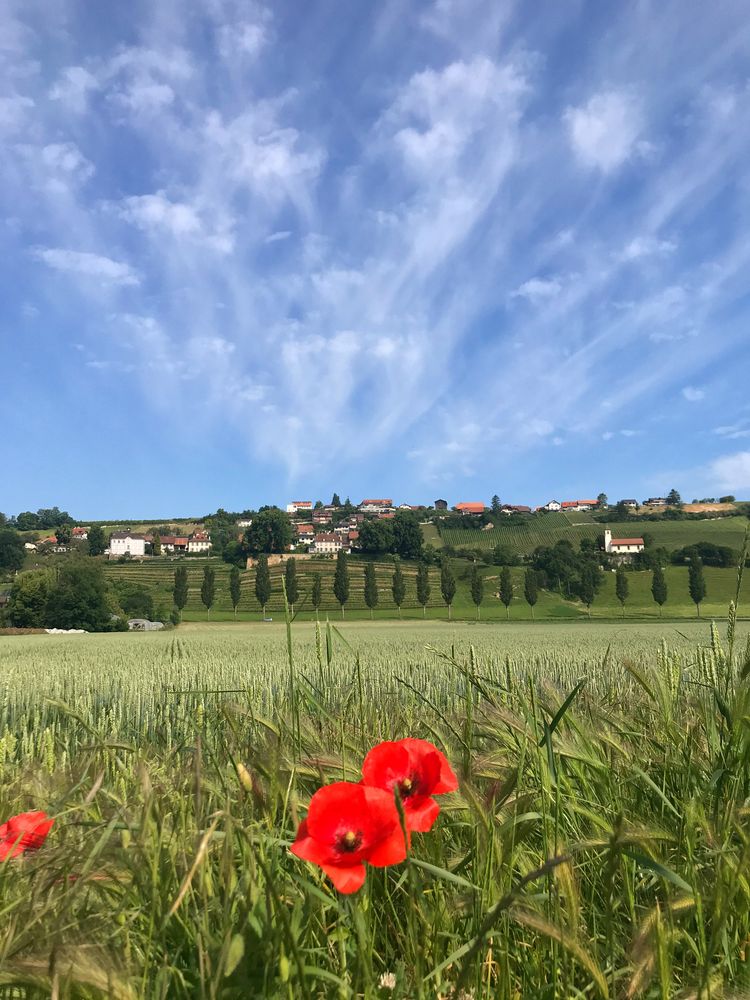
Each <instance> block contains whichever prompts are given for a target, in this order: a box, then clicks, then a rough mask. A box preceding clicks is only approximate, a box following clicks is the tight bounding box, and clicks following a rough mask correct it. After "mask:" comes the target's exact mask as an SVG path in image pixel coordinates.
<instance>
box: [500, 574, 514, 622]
mask: <svg viewBox="0 0 750 1000" xmlns="http://www.w3.org/2000/svg"><path fill="white" fill-rule="evenodd" d="M500 600H501V601H502V602H503V604H504V605H505V617H506V619H509V618H510V606H511V603H512V601H513V577H512V576H511V573H510V566H503V571H502V573H501V574H500Z"/></svg>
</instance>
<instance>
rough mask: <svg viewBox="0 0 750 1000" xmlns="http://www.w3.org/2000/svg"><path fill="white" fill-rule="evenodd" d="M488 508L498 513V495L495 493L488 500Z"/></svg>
mask: <svg viewBox="0 0 750 1000" xmlns="http://www.w3.org/2000/svg"><path fill="white" fill-rule="evenodd" d="M490 510H491V511H492V513H493V514H499V513H500V497H499V496H498V495H497V493H496V494H495V495H494V497H493V498H492V500H491V501H490Z"/></svg>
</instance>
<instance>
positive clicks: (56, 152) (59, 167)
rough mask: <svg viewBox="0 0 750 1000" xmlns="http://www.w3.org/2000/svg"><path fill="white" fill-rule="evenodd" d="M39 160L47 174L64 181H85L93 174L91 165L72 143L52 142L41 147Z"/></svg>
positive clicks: (92, 165)
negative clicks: (69, 179)
mask: <svg viewBox="0 0 750 1000" xmlns="http://www.w3.org/2000/svg"><path fill="white" fill-rule="evenodd" d="M40 160H41V163H42V164H43V166H44V167H45V168H46V170H47V172H48V173H49V174H50V175H51V176H52V177H54V176H55V175H56V176H58V177H61V178H64V179H67V178H71V179H75V180H76V181H79V182H83V181H87V180H88V179H89V178H90V177H91V176H92V175H93V173H94V164H93V163H91V162H90V161H89V160H87V159H86V157H85V156H84V155H83V153H82V152H81V151H80V149H79V148H78V146H76V144H75V143H74V142H53V143H50V144H49V145H47V146H43V147H42V150H41V155H40Z"/></svg>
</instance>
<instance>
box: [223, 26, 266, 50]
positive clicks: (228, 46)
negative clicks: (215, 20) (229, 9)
mask: <svg viewBox="0 0 750 1000" xmlns="http://www.w3.org/2000/svg"><path fill="white" fill-rule="evenodd" d="M218 37H219V52H220V53H221V56H222V58H224V59H231V58H233V57H236V56H238V55H239V56H246V57H247V56H250V57H253V58H254V57H255V56H257V55H258V54H259V53H260V51H261V49H263V48H264V47H265V45H266V44H267V43H268V29H267V28H266V26H265V24H260V23H258V22H255V21H244V22H242V23H240V24H222V25H221V26H220V27H219V31H218Z"/></svg>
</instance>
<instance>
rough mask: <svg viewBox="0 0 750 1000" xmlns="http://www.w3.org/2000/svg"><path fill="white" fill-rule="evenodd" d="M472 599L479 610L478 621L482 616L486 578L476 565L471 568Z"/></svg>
mask: <svg viewBox="0 0 750 1000" xmlns="http://www.w3.org/2000/svg"><path fill="white" fill-rule="evenodd" d="M471 599H472V601H473V602H474V604H475V605H476V608H477V619H479V618H480V616H481V611H482V601H483V600H484V578H483V577H482V574H481V573H480V572H479V567H478V566H477V564H476V563H474V565H473V566H472V567H471Z"/></svg>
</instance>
